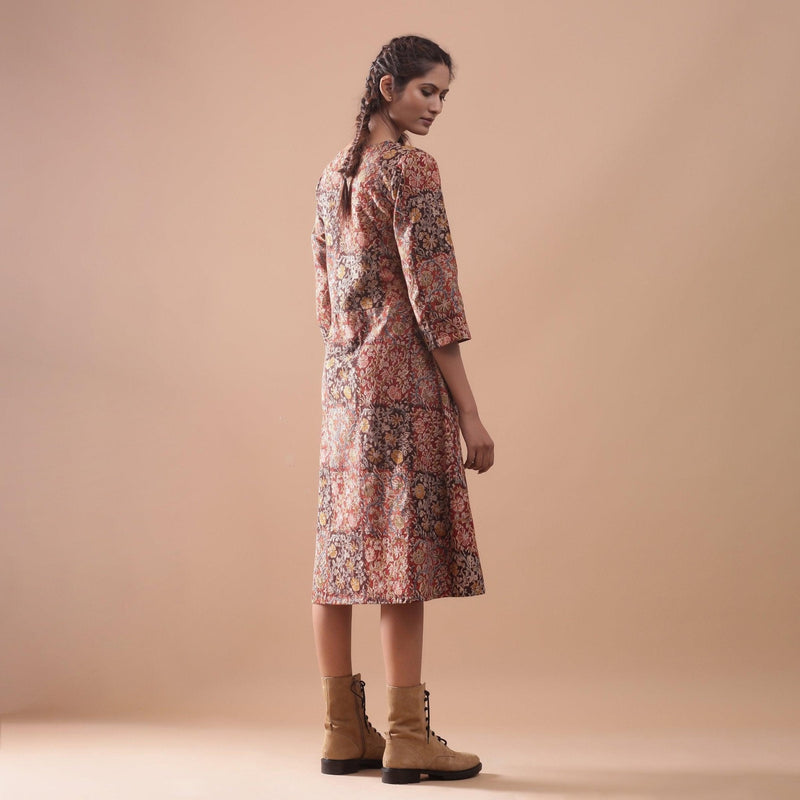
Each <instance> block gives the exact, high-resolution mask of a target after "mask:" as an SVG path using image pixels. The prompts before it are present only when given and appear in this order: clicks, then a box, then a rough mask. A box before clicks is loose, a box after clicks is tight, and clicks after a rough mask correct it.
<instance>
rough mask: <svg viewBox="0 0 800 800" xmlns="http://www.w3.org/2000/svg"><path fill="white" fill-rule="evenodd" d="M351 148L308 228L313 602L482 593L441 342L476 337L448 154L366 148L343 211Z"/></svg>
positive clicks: (328, 172)
mask: <svg viewBox="0 0 800 800" xmlns="http://www.w3.org/2000/svg"><path fill="white" fill-rule="evenodd" d="M345 153H346V151H345V150H342V151H340V152H339V153H338V154H337V155H336V157H335V158H334V159H333V160H332V161H331V162H330V163H329V164H328V165H327V166H326V167H325V169H324V170H323V173H322V176H321V177H320V180H319V182H318V183H317V187H316V201H317V213H316V220H315V223H314V229H313V232H312V235H311V244H312V252H313V259H314V268H315V275H316V313H317V320H318V322H319V326H320V330H321V331H322V337H323V340H324V345H325V355H324V363H323V371H322V428H321V441H320V466H319V511H318V516H317V532H316V549H315V557H314V572H313V589H312V600H313V602H315V603H329V604H354V603H409V602H414V601H417V600H432V599H434V598H438V597H463V596H470V595H479V594H483V593H484V591H485V587H484V580H483V573H482V569H481V563H480V559H479V556H478V550H477V545H476V541H475V530H474V525H473V520H472V513H471V510H470V503H469V495H468V492H467V482H466V478H465V474H464V467H463V463H462V455H461V443H460V438H459V424H458V409H457V408H456V406H455V403H454V402H453V399H452V396H451V394H450V392H449V389H448V388H447V384H446V383H445V381H444V378H443V377H442V374H441V372H440V370H439V368H438V367H437V365H436V362H435V360H434V358H433V355H432V353H431V351H432V350H433V349H435V348H437V347H442V346H444V345H446V344H449V343H451V342H464V341H466V340H468V339H469V338H470V332H469V328H468V327H467V321H466V317H465V314H464V305H463V301H462V297H461V292H460V290H459V286H458V275H457V266H456V260H455V255H454V251H453V242H452V238H451V235H450V227H449V224H448V220H447V214H446V212H445V207H444V200H443V196H442V188H441V180H440V175H439V169H438V165H437V163H436V160H435V159H434V157H433V156H431V155H430V154H428V153H426V152H425V151H423V150H420V149H419V148H417V147H414V146H413V145H408V144H407V145H400V144H398V143H397V142H390V141H386V142H380V143H378V144H375V145H370V146H368V147H367V148H366V149H365V151H364V154H363V157H362V161H361V164H360V166H359V170H358V173H357V174H356V176H355V177H354V179H353V180H352V185H351V198H352V210H351V215H350V217H349V218H346V219H345V220H344V222H342V221H340V219H339V217H338V206H339V194H340V191H341V175H340V174H339V173H338V172H337V169H338V168H339V167H341V166H342V163H343V159H344V156H345Z"/></svg>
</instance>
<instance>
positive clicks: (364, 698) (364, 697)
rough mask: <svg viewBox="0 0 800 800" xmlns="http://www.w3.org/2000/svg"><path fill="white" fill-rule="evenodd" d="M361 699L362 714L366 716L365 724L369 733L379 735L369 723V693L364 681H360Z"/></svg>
mask: <svg viewBox="0 0 800 800" xmlns="http://www.w3.org/2000/svg"><path fill="white" fill-rule="evenodd" d="M358 684H359V689H360V691H359V693H358V696H359V699H360V700H361V713H362V714H363V715H364V724H365V725H366V726H367V730H368V731H373V732H374V733H377V731H376V730H375V728H374V727H373V725H372V723H371V722H370V721H369V717H368V716H367V693H366V692H365V691H364V687H365V686H366V685H367V684H366V683H365V682H364V681H359V682H358Z"/></svg>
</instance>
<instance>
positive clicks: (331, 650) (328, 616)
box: [311, 603, 353, 678]
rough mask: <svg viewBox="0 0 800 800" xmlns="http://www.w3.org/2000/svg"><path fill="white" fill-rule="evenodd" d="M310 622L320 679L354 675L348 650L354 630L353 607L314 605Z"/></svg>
mask: <svg viewBox="0 0 800 800" xmlns="http://www.w3.org/2000/svg"><path fill="white" fill-rule="evenodd" d="M311 619H312V622H313V624H314V641H315V643H316V646H317V661H318V663H319V672H320V675H321V676H322V677H323V678H338V677H340V676H342V675H352V674H353V661H352V656H351V650H350V643H351V640H352V630H353V606H339V605H322V604H320V603H313V604H312V606H311Z"/></svg>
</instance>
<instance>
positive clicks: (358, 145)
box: [339, 36, 453, 216]
mask: <svg viewBox="0 0 800 800" xmlns="http://www.w3.org/2000/svg"><path fill="white" fill-rule="evenodd" d="M435 64H444V65H445V66H446V67H447V69H448V70H449V72H450V80H452V79H453V62H452V59H451V58H450V55H449V54H448V53H446V52H445V51H444V50H442V48H441V47H439V45H438V44H436V42H432V41H431V40H430V39H425V38H423V37H422V36H396V37H395V38H394V39H392V40H391V41H390V42H389V43H388V44H385V45H384V46H383V47H382V48H381V51H380V53H378V56H377V58H376V59H375V60H374V61H373V62H372V66H371V67H370V70H369V75H367V82H366V85H365V88H364V96H363V97H362V98H361V110H360V111H359V112H358V116H357V117H356V125H355V130H356V133H355V137H354V138H353V142H352V144H351V145H350V146H349V147H348V149H347V155H346V156H345V159H344V165H343V166H342V167H341V169H340V170H339V172H340V173H341V174H342V191H341V195H340V203H339V213H340V214H341V215H342V216H344V215H346V214H349V213H350V181H351V180H352V178H353V176H354V175H355V174H356V172H357V171H358V167H359V164H360V163H361V156H362V154H363V152H364V147H365V146H366V143H367V138H368V136H369V120H370V117H371V116H372V115H373V114H375V113H376V112H378V111H380V110H382V109H383V108H386V107H387V105H388V104H387V103H386V100H385V99H384V97H383V95H382V94H381V92H380V88H379V83H380V80H381V78H382V77H383V76H384V75H391V76H392V88H393V89H394V90H395V91H396V92H398V93H399V92H402V91H403V90H404V89H405V88H406V86H407V85H408V82H409V81H410V80H411V79H412V78H419V77H421V76H422V75H424V74H425V73H426V72H428V71H429V70H430V69H431V68H432V67H433V66H434V65H435ZM397 141H398V144H406V143H407V142H408V137H407V136H406V134H405V132H403V133H402V134H401V135H400V138H399V139H398V140H397Z"/></svg>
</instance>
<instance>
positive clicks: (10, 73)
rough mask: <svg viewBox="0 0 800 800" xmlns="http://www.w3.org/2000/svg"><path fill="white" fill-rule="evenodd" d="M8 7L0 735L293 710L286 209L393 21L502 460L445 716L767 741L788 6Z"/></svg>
mask: <svg viewBox="0 0 800 800" xmlns="http://www.w3.org/2000/svg"><path fill="white" fill-rule="evenodd" d="M3 6H4V8H3V17H4V21H3V25H2V27H0V39H1V41H0V59H2V94H3V97H2V107H3V109H4V112H5V113H4V115H3V116H4V121H3V124H2V126H0V137H2V138H1V139H0V153H2V155H1V156H0V158H2V186H3V189H2V192H0V202H2V224H3V233H2V266H1V268H2V287H0V304H2V307H1V308H0V314H1V315H2V316H1V320H2V322H1V324H2V334H1V339H0V346H1V347H2V350H1V351H0V357H1V358H2V387H3V388H2V417H0V424H1V425H2V437H3V441H2V489H1V490H0V491H1V492H2V496H0V503H2V539H1V540H0V546H1V547H2V552H0V585H2V595H3V602H2V605H1V606H0V643H1V644H0V647H2V654H0V711H2V712H4V713H11V712H31V713H33V712H55V713H83V714H99V713H112V714H121V713H134V712H137V711H139V712H149V713H172V712H188V711H193V712H197V713H209V714H212V713H213V714H217V713H222V714H251V713H255V714H256V715H278V716H280V715H282V714H288V713H290V711H291V705H292V703H299V704H300V706H301V707H302V708H303V709H304V713H306V712H307V713H308V715H309V719H311V718H312V717H313V719H314V721H315V722H316V716H314V715H316V714H317V713H318V711H319V709H318V705H317V704H318V702H320V698H319V697H318V694H317V693H318V684H317V676H316V662H315V658H314V652H313V644H312V638H311V628H310V615H309V593H310V581H311V566H312V556H313V544H314V524H315V514H316V479H317V458H318V450H317V447H318V433H319V420H320V408H319V397H320V389H319V382H320V375H321V362H322V345H321V339H320V336H319V331H318V329H317V325H316V321H315V319H314V311H313V274H312V263H311V251H310V234H311V228H312V225H313V214H314V186H315V183H316V180H317V178H318V177H319V173H320V172H321V170H322V168H323V166H324V165H325V163H326V162H327V161H328V160H329V159H330V158H331V157H332V156H333V154H334V153H335V152H336V151H337V150H338V149H339V148H340V147H341V146H343V145H344V144H345V143H346V142H347V141H348V140H349V139H350V137H351V134H352V123H353V119H354V117H355V114H356V111H357V107H358V101H359V98H360V94H361V89H362V87H363V83H364V80H365V77H366V73H367V70H368V68H369V64H370V62H371V60H372V59H373V58H374V56H375V55H376V54H377V52H378V50H379V48H380V46H381V45H382V44H383V43H384V42H385V41H388V39H389V38H391V37H392V36H394V35H401V34H406V33H417V34H422V35H425V36H429V37H431V38H433V39H435V40H437V41H438V42H439V43H440V44H441V45H442V46H443V47H444V48H445V49H447V50H449V51H450V52H451V53H452V55H453V58H454V60H455V64H456V79H455V80H454V82H453V84H452V91H451V93H450V96H449V97H448V100H447V103H446V106H445V113H444V114H443V116H442V117H441V119H440V120H439V121H438V122H437V124H436V126H435V128H434V129H433V131H432V132H431V133H430V135H429V136H428V137H425V138H424V139H423V138H422V137H413V139H414V143H415V144H417V145H418V146H421V147H423V148H424V149H426V150H429V151H430V152H431V153H433V154H434V155H435V156H436V158H437V159H438V161H439V164H440V168H441V173H442V179H443V187H444V195H445V201H446V204H447V208H448V213H449V216H450V222H451V227H452V232H453V238H454V242H455V248H456V255H457V257H458V260H459V268H460V277H461V287H462V291H463V294H464V298H465V303H466V309H467V314H468V318H469V320H470V325H471V328H472V332H473V341H472V342H470V343H468V344H467V345H465V346H464V348H463V351H464V357H465V362H466V364H467V368H468V371H469V374H470V377H471V381H472V384H473V388H474V389H475V392H476V395H477V397H478V402H479V407H480V410H481V413H482V416H483V418H484V421H485V423H486V425H487V427H488V428H489V430H490V432H491V433H492V434H493V436H494V438H495V441H496V450H497V462H496V466H495V468H494V469H493V470H492V471H491V472H489V473H487V474H486V475H482V476H480V477H478V476H473V475H470V490H471V493H472V497H473V506H474V510H475V516H476V525H477V529H478V536H479V545H480V548H481V553H482V557H483V561H484V568H485V573H486V580H487V589H488V592H487V594H486V595H485V596H484V597H481V598H474V599H468V600H440V601H436V602H434V603H431V604H429V606H428V617H427V620H428V629H427V645H426V647H427V649H426V656H425V679H426V680H427V681H428V682H429V684H430V685H431V686H436V687H437V689H438V695H437V697H438V698H439V702H440V706H441V705H442V704H444V705H448V704H450V705H451V706H452V707H453V709H455V708H456V701H457V698H458V697H459V692H461V691H462V690H464V687H480V688H481V691H482V692H483V694H482V695H481V697H482V698H483V704H484V710H483V711H481V712H480V713H482V714H487V713H490V711H489V710H490V709H493V710H492V711H491V713H496V714H497V718H498V720H500V719H502V718H503V715H507V716H508V718H511V717H515V718H516V719H518V720H522V721H524V720H525V719H528V718H533V717H535V718H537V719H543V718H546V717H547V715H548V714H549V715H550V717H551V718H552V720H554V721H557V720H560V719H566V718H568V717H570V716H572V717H574V718H578V717H581V718H582V719H584V720H585V721H587V722H591V719H592V716H593V715H594V714H596V713H599V712H601V711H604V710H605V711H607V712H609V713H612V714H617V715H618V716H619V720H620V723H621V724H622V723H623V722H625V721H631V720H634V719H636V718H639V717H642V716H646V717H649V718H650V719H651V720H660V721H661V722H663V723H665V724H666V723H669V722H670V721H671V720H675V721H677V720H678V719H680V718H683V717H684V716H685V715H686V714H688V713H691V714H693V715H694V718H695V719H696V720H698V721H699V722H703V721H708V722H718V721H720V720H724V719H727V720H730V721H734V720H736V719H743V720H744V719H747V720H749V721H750V722H751V723H752V722H755V723H763V724H770V725H780V724H783V723H784V722H785V723H787V724H788V723H789V722H790V721H791V720H792V719H796V718H798V717H797V712H798V707H800V699H799V697H798V694H799V693H798V682H797V675H798V674H799V671H800V636H799V635H798V624H797V620H798V612H800V600H799V599H798V567H799V566H800V565H799V564H798V556H800V544H799V543H798V531H800V508H799V506H800V492H799V491H798V474H799V473H800V469H799V468H800V424H799V423H798V389H799V388H800V381H799V380H798V378H799V377H800V376H799V375H798V372H799V369H798V366H799V365H798V352H797V349H798V339H799V338H800V314H798V300H800V297H798V295H799V294H800V293H799V292H798V289H800V281H798V275H797V271H798V255H800V233H799V232H800V226H798V218H800V195H798V186H800V183H799V182H798V181H799V180H800V147H798V141H800V105H799V104H798V103H797V86H798V81H799V80H800V55H798V54H800V50H798V48H797V38H798V32H799V30H800V4H798V3H796V2H792V0H787V2H779V1H778V0H772V1H771V2H758V3H756V2H742V1H741V0H720V1H719V2H713V1H711V0H692V2H689V0H685V1H683V0H680V1H676V2H664V3H643V2H635V0H600V1H599V2H590V0H583V1H582V2H577V1H572V2H558V3H557V2H541V1H540V2H523V0H517V1H516V2H503V1H501V0H496V1H495V2H493V3H482V2H480V3H479V2H475V1H474V0H470V1H469V2H466V1H465V0H462V1H461V2H445V0H424V2H419V1H415V2H406V3H403V4H380V3H372V2H362V1H361V0H340V2H337V3H330V4H328V3H308V2H300V3H293V4H277V3H259V2H255V1H253V2H243V1H242V0H237V1H236V2H216V3H202V4H201V3H194V2H188V1H187V2H178V1H177V0H171V1H170V2H166V3H164V2H155V0H147V1H146V2H115V3H105V4H103V3H94V2H89V0H85V1H84V2H63V3H62V2H49V3H48V2H27V1H26V2H17V3H14V2H6V3H4V4H3ZM376 611H377V610H376V609H375V608H359V609H358V611H357V615H356V642H355V647H356V668H357V669H361V670H362V671H363V672H364V673H365V676H366V677H367V678H368V679H369V681H370V684H369V685H370V687H378V686H380V681H381V677H382V676H381V661H380V651H379V648H378V639H377V635H376V634H377V613H376ZM380 694H381V693H380V692H379V691H378V690H377V688H373V693H372V697H376V696H378V697H379V696H380ZM520 698H522V700H520ZM376 702H378V703H379V702H380V700H379V699H376ZM454 713H457V711H454Z"/></svg>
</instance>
